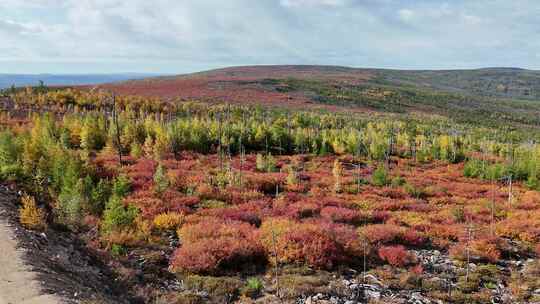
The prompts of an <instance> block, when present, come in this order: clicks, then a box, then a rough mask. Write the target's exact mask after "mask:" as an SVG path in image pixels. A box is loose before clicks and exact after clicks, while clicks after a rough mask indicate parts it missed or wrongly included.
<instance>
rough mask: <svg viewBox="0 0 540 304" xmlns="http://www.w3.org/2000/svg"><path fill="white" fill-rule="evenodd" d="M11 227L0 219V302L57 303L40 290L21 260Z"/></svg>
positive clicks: (23, 303)
mask: <svg viewBox="0 0 540 304" xmlns="http://www.w3.org/2000/svg"><path fill="white" fill-rule="evenodd" d="M13 229H14V228H13V227H10V226H9V224H8V223H7V221H5V220H3V219H0V304H59V303H61V301H60V300H59V299H58V298H57V297H55V296H52V295H43V294H42V293H41V292H40V287H39V282H38V281H36V275H35V273H32V272H31V271H30V270H29V268H28V267H27V266H25V265H24V263H23V261H22V252H21V250H22V249H17V241H16V240H15V239H14V234H13Z"/></svg>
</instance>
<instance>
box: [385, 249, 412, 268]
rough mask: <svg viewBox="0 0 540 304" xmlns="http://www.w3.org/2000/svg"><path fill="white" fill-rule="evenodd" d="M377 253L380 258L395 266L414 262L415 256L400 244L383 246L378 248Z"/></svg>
mask: <svg viewBox="0 0 540 304" xmlns="http://www.w3.org/2000/svg"><path fill="white" fill-rule="evenodd" d="M378 254H379V258H381V260H383V261H385V262H387V263H388V264H390V265H392V266H396V267H403V266H407V265H410V264H412V263H414V262H415V256H414V255H413V254H411V253H409V252H408V251H407V249H405V247H403V246H401V245H398V246H383V247H381V248H379V250H378Z"/></svg>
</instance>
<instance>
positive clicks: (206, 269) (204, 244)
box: [171, 219, 266, 274]
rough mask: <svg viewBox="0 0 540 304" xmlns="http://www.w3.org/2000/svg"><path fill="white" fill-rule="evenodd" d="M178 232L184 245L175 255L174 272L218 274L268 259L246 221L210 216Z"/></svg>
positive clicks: (187, 225)
mask: <svg viewBox="0 0 540 304" xmlns="http://www.w3.org/2000/svg"><path fill="white" fill-rule="evenodd" d="M178 233H179V236H180V239H181V241H182V247H180V248H179V249H177V250H176V252H175V253H174V256H173V258H172V262H171V268H172V269H173V270H174V271H179V272H190V273H201V274H217V273H220V272H222V271H225V270H239V269H240V268H242V267H243V266H245V265H249V264H253V263H255V264H261V263H262V264H264V263H265V262H266V255H265V251H264V248H263V247H262V245H261V243H260V241H259V239H258V237H257V233H256V230H255V228H254V227H253V226H251V225H249V224H247V223H241V222H233V221H230V222H225V221H220V220H218V219H214V220H210V219H208V220H207V221H201V222H199V223H194V224H186V225H184V226H183V227H182V228H181V229H180V230H179V231H178Z"/></svg>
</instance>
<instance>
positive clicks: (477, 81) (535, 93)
mask: <svg viewBox="0 0 540 304" xmlns="http://www.w3.org/2000/svg"><path fill="white" fill-rule="evenodd" d="M378 77H379V79H381V80H384V81H387V82H388V83H390V84H402V85H412V86H417V87H425V88H432V89H437V90H443V91H448V92H458V93H467V94H473V95H482V96H492V97H506V98H520V99H539V98H540V71H532V70H525V69H518V68H485V69H476V70H441V71H398V70H379V71H378Z"/></svg>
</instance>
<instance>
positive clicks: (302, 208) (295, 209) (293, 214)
mask: <svg viewBox="0 0 540 304" xmlns="http://www.w3.org/2000/svg"><path fill="white" fill-rule="evenodd" d="M319 210H320V208H319V205H318V204H315V203H313V202H309V201H300V202H297V203H294V204H292V205H289V206H288V207H287V208H286V210H284V212H283V214H285V215H286V216H287V217H289V218H294V219H303V218H309V217H314V216H317V215H318V214H319Z"/></svg>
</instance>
